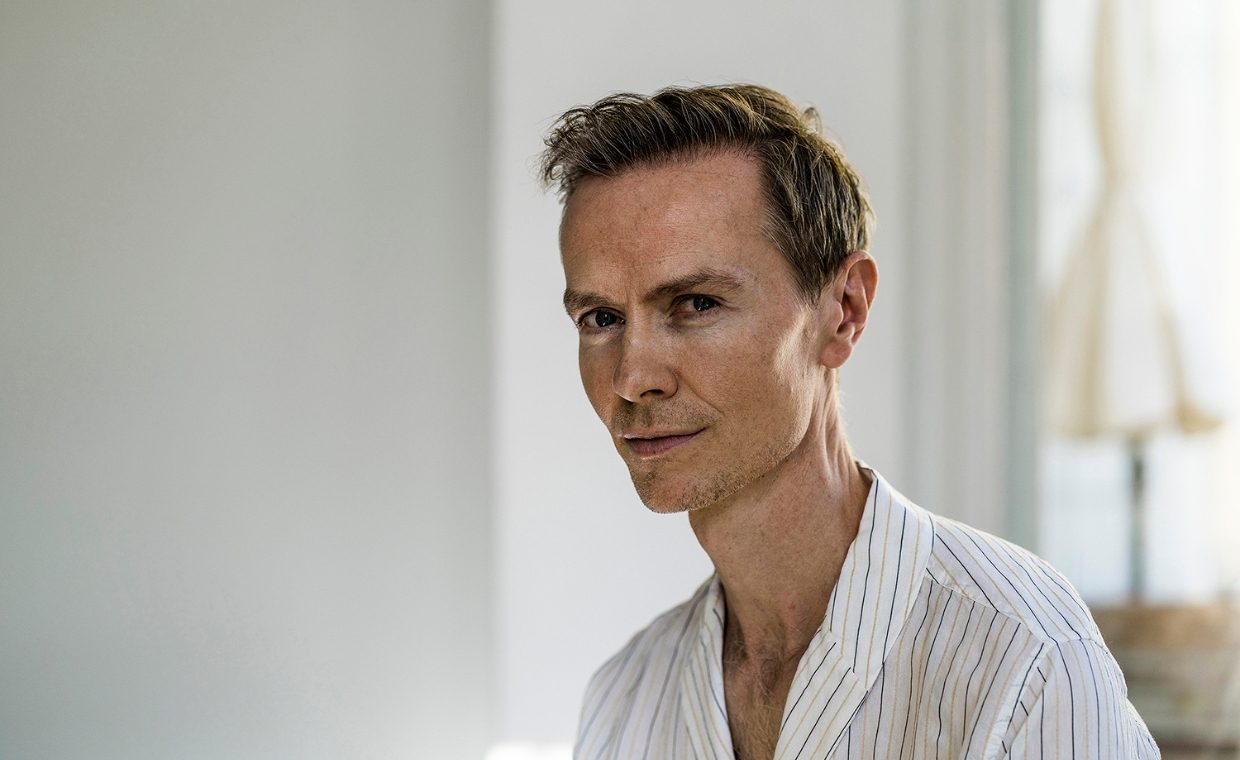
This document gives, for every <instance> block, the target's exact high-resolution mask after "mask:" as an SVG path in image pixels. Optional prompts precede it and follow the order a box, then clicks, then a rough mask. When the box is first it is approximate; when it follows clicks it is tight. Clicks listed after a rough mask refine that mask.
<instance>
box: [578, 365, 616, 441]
mask: <svg viewBox="0 0 1240 760" xmlns="http://www.w3.org/2000/svg"><path fill="white" fill-rule="evenodd" d="M577 369H578V371H579V372H580V373H581V387H582V388H584V389H585V392H586V398H587V399H589V401H590V406H592V407H594V412H595V413H596V414H597V415H598V416H599V419H601V420H603V422H604V423H606V422H607V417H606V416H605V415H604V409H605V405H606V403H607V401H608V399H609V398H610V397H611V395H612V394H611V376H612V373H611V369H610V368H609V365H608V363H607V361H606V360H605V358H604V357H603V356H601V355H600V354H599V352H598V351H594V350H588V349H586V348H585V347H584V346H583V347H581V348H579V349H578V351H577Z"/></svg>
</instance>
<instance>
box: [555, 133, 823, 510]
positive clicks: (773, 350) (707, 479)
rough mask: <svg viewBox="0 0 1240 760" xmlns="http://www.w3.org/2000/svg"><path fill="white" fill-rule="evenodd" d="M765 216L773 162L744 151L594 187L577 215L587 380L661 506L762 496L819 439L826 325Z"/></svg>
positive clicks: (654, 504)
mask: <svg viewBox="0 0 1240 760" xmlns="http://www.w3.org/2000/svg"><path fill="white" fill-rule="evenodd" d="M765 214H766V209H765V205H764V200H763V195H762V179H761V170H760V167H759V165H758V163H757V162H756V161H755V160H754V159H752V158H750V157H747V156H744V155H741V154H739V153H731V152H727V153H720V154H717V155H712V156H707V157H703V158H699V159H694V160H687V161H681V162H677V163H672V164H668V165H664V166H659V167H654V168H637V169H632V170H629V171H627V172H625V173H623V174H621V175H619V176H617V177H612V178H590V179H587V180H584V181H583V182H582V183H581V184H580V185H579V186H578V188H577V189H576V191H575V192H574V193H573V195H572V196H571V197H570V199H569V201H568V204H567V207H566V208H565V214H564V220H563V223H562V225H561V229H560V247H561V253H562V257H563V264H564V274H565V279H566V281H567V286H568V287H567V291H566V294H565V305H566V307H567V309H568V312H569V316H570V317H572V318H573V320H574V321H575V322H576V323H577V324H578V329H579V331H580V352H579V362H580V368H581V380H582V383H583V384H584V386H585V391H586V395H587V396H588V397H589V399H590V403H591V404H592V405H593V406H594V410H595V412H597V413H598V416H599V418H600V419H601V420H602V421H603V423H604V424H605V425H606V426H607V429H608V430H609V431H610V432H611V435H612V440H613V443H614V444H615V446H616V450H617V451H619V452H620V456H621V457H622V458H623V459H624V461H625V464H627V465H628V468H629V473H630V474H631V476H632V478H633V484H634V486H636V488H637V492H638V494H639V495H640V497H641V499H642V501H643V502H645V504H646V505H647V506H648V507H650V508H651V509H652V510H654V511H656V512H673V511H682V510H693V509H699V508H702V507H707V506H710V505H712V504H715V503H717V502H718V501H720V500H721V499H724V498H727V497H729V496H732V495H735V494H737V493H738V492H740V491H742V490H743V489H746V488H748V487H758V488H760V487H761V484H762V483H763V482H765V481H766V480H767V479H769V478H771V477H774V476H776V475H777V474H778V472H779V470H780V468H781V467H783V466H784V465H785V464H786V463H787V462H788V461H789V460H790V459H791V458H792V455H793V454H794V452H796V451H797V449H798V447H799V446H801V445H802V444H805V445H810V444H809V443H808V442H807V432H808V430H809V427H810V420H811V417H812V415H813V413H814V412H815V410H816V409H820V408H822V403H823V401H824V399H825V398H826V396H827V393H828V387H829V382H828V380H829V378H828V372H829V370H828V368H827V367H826V366H824V365H823V363H822V362H820V361H819V355H820V352H821V348H822V345H823V335H822V332H823V330H822V326H821V325H820V322H821V320H820V319H819V318H818V317H819V310H818V309H816V308H813V307H811V306H808V305H807V304H805V302H804V300H803V299H802V298H801V296H800V294H799V291H798V288H797V286H796V284H795V281H794V280H793V277H792V274H791V272H790V270H789V267H788V264H787V263H786V262H785V260H784V258H783V256H782V255H781V254H780V252H779V250H778V249H776V248H775V246H774V245H773V244H772V243H771V242H770V241H769V240H768V239H767V237H766V236H765V235H764V234H763V231H762V229H763V221H764V218H765ZM819 445H821V443H819Z"/></svg>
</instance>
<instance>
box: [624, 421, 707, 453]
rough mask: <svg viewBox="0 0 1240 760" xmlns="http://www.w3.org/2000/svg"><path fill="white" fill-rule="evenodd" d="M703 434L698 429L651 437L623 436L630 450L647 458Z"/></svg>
mask: <svg viewBox="0 0 1240 760" xmlns="http://www.w3.org/2000/svg"><path fill="white" fill-rule="evenodd" d="M704 429H705V428H703V430H704ZM701 434H702V431H701V430H698V431H696V432H693V433H684V434H677V435H663V436H650V437H638V436H629V435H625V436H623V438H624V442H625V443H626V444H628V446H629V450H631V451H632V452H633V453H634V454H636V455H637V456H639V457H642V458H646V457H654V456H658V455H660V454H666V453H667V452H669V451H671V450H672V449H675V448H678V447H680V446H683V445H685V444H686V443H688V442H689V441H692V440H693V439H694V438H697V437H698V436H699V435H701Z"/></svg>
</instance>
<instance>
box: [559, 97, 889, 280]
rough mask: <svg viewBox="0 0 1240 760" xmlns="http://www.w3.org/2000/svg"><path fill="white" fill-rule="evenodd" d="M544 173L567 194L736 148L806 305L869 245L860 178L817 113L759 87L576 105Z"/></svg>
mask: <svg viewBox="0 0 1240 760" xmlns="http://www.w3.org/2000/svg"><path fill="white" fill-rule="evenodd" d="M546 145H547V149H546V151H545V152H544V153H543V156H542V178H543V182H544V183H545V184H546V185H547V186H549V187H550V186H556V187H558V188H559V191H560V194H561V196H562V198H563V199H564V200H565V201H566V202H567V200H568V198H570V197H571V196H572V194H573V191H574V190H575V189H576V187H577V184H578V183H579V182H580V181H581V180H582V179H583V178H585V177H613V176H616V175H617V174H620V173H622V172H624V171H625V170H626V169H631V168H635V167H639V166H650V165H658V164H661V163H665V162H670V161H674V160H677V159H681V158H692V157H696V156H699V155H701V154H703V153H709V152H711V151H715V150H728V149H736V150H741V151H744V152H746V153H748V154H750V155H752V156H753V157H755V158H756V159H757V160H758V162H759V163H760V164H761V165H762V174H763V177H764V179H765V184H766V188H765V194H766V200H767V210H768V225H767V230H766V233H767V235H768V236H769V237H770V238H771V240H772V242H773V243H774V244H775V245H776V247H778V248H779V250H780V252H781V253H783V255H784V258H786V259H787V260H788V264H789V265H790V266H791V268H792V273H793V276H794V277H795V278H796V280H797V284H798V285H799V286H800V289H801V291H802V294H803V295H804V296H805V297H806V298H807V300H808V301H809V302H810V303H816V302H817V300H818V296H819V294H820V293H821V291H822V288H823V286H825V285H826V284H827V283H828V282H829V281H830V279H831V278H832V277H833V276H834V275H835V274H836V271H837V270H838V269H839V266H840V264H841V262H843V260H844V259H845V258H846V257H847V256H848V254H849V253H851V252H853V251H859V250H865V249H866V248H868V247H869V237H870V223H871V220H872V218H873V211H872V210H871V209H870V201H869V198H867V197H866V193H865V191H864V190H863V189H862V187H861V178H860V177H859V176H858V175H857V172H856V170H854V169H853V168H852V166H851V165H849V163H848V161H847V160H846V159H845V158H844V153H843V151H841V150H840V148H839V146H837V145H836V144H835V143H833V142H831V141H830V140H828V139H827V138H825V137H824V136H823V135H822V133H821V125H820V122H819V119H818V114H817V112H816V111H815V110H814V109H812V108H810V109H806V110H801V109H799V108H798V107H797V106H796V105H794V104H793V103H792V102H791V101H790V100H788V98H786V97H784V96H783V95H781V94H779V93H778V92H775V91H774V90H771V89H769V88H766V87H761V86H758V85H726V86H702V87H690V88H685V87H668V88H666V89H663V90H660V91H659V92H657V93H655V94H654V95H651V96H645V95H635V94H632V93H619V94H616V95H611V96H608V97H606V98H603V99H602V100H600V101H598V102H597V103H594V104H593V105H590V106H583V107H580V108H574V109H572V110H570V111H568V112H567V113H565V114H564V115H563V116H561V117H560V118H559V120H558V121H557V122H556V123H555V125H554V126H553V127H552V129H551V132H550V133H549V134H548V135H547V139H546Z"/></svg>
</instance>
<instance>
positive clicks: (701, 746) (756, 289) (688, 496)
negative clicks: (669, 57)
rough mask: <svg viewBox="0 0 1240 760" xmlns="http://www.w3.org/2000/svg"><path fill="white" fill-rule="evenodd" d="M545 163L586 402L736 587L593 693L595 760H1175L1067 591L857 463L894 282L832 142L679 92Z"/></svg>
mask: <svg viewBox="0 0 1240 760" xmlns="http://www.w3.org/2000/svg"><path fill="white" fill-rule="evenodd" d="M547 146H548V147H547V152H546V154H545V156H544V164H543V170H544V178H545V179H546V180H547V181H548V182H549V183H551V184H557V185H558V186H559V188H560V190H561V192H562V194H563V197H564V202H565V206H564V216H563V220H562V224H561V228H560V246H561V255H562V259H563V265H564V274H565V279H566V283H567V289H566V290H565V294H564V305H565V308H566V309H567V311H568V314H569V316H570V317H571V318H572V319H573V321H574V322H575V323H576V324H577V327H578V329H579V331H580V353H579V361H580V369H581V378H582V383H583V384H584V386H585V391H586V395H587V396H588V397H589V399H590V403H591V404H592V405H593V407H594V409H595V411H596V412H597V413H598V415H599V417H600V419H601V420H602V421H603V423H604V424H605V425H606V426H607V428H608V431H609V432H610V433H611V436H612V439H613V442H614V443H615V446H616V449H617V451H619V453H620V456H621V457H622V458H623V459H624V461H625V463H626V464H627V465H628V468H629V471H630V474H631V476H632V479H633V484H634V485H635V486H636V489H637V492H638V494H639V496H640V497H641V499H642V501H643V502H644V503H645V504H646V505H647V506H648V507H649V508H650V509H652V510H654V511H655V512H687V513H688V516H689V523H690V525H691V526H692V528H693V530H694V532H695V534H696V535H697V538H698V540H699V541H700V543H701V544H702V547H703V549H705V551H706V552H707V554H708V555H709V556H710V558H711V561H712V562H713V564H714V566H715V570H716V572H715V574H714V575H713V576H712V578H711V579H709V580H708V581H707V582H706V583H705V584H704V585H703V586H702V587H701V588H700V589H699V590H698V592H697V593H696V594H695V595H694V596H693V597H692V598H691V599H690V600H689V601H687V602H685V603H684V604H682V605H680V606H678V607H676V608H675V609H672V610H670V611H669V612H667V613H665V614H663V615H662V616H660V617H659V618H657V619H656V620H655V621H654V622H653V623H651V624H650V626H649V627H647V628H646V629H645V630H643V631H641V632H640V633H638V634H637V635H636V636H635V637H634V638H633V639H632V640H631V641H630V642H629V643H628V645H627V646H625V647H624V649H623V650H621V652H620V653H618V654H617V655H616V656H615V657H614V658H612V659H611V660H610V661H608V662H607V663H606V664H605V665H603V667H602V669H600V670H599V671H598V673H597V674H596V675H595V676H594V678H593V679H592V680H591V683H590V686H589V688H588V690H587V693H586V698H585V704H584V706H583V710H582V715H581V724H580V727H579V735H578V739H577V744H576V751H575V756H576V757H578V758H625V759H628V758H680V757H697V758H728V757H738V758H744V759H745V760H750V758H762V759H766V758H780V759H781V760H794V759H796V758H806V759H808V758H827V757H830V758H882V759H883V760H887V759H888V758H930V757H941V758H1005V757H1012V758H1025V757H1044V756H1045V757H1063V758H1069V757H1075V758H1123V759H1124V760H1128V759H1129V758H1152V757H1157V756H1158V750H1157V748H1156V747H1155V746H1154V744H1153V742H1152V740H1151V739H1150V737H1149V734H1148V732H1147V731H1146V729H1145V725H1144V724H1143V723H1142V721H1141V719H1140V718H1139V717H1138V716H1137V714H1136V713H1135V712H1134V711H1133V709H1132V707H1131V706H1130V705H1129V704H1128V702H1127V700H1126V693H1125V687H1124V681H1123V677H1122V676H1121V674H1120V672H1119V669H1118V667H1117V666H1116V664H1115V661H1114V659H1113V658H1112V657H1111V655H1110V653H1109V652H1108V651H1107V649H1106V647H1105V646H1104V645H1103V643H1102V639H1101V636H1100V635H1099V633H1098V630H1097V628H1096V627H1095V626H1094V623H1093V621H1092V619H1091V618H1090V615H1089V612H1088V611H1087V610H1086V608H1085V605H1084V604H1083V603H1082V602H1081V600H1080V598H1079V597H1078V596H1077V594H1076V592H1075V591H1074V590H1073V589H1072V588H1071V586H1070V585H1069V584H1068V582H1067V581H1066V580H1064V578H1063V577H1062V576H1060V575H1059V574H1058V573H1056V572H1055V571H1054V570H1053V569H1051V568H1050V567H1049V566H1048V565H1046V564H1045V563H1044V562H1042V561H1041V560H1039V559H1038V558H1036V557H1034V556H1033V555H1031V554H1029V553H1028V552H1025V551H1024V550H1022V549H1019V548H1017V547H1015V546H1012V545H1011V544H1008V543H1006V542H1004V541H1001V540H999V539H997V538H995V537H993V536H989V535H987V534H984V533H982V532H980V531H976V530H973V529H971V528H968V527H966V526H964V525H961V524H959V523H955V522H952V521H950V520H946V519H943V518H939V517H936V516H934V515H931V514H930V513H928V512H926V511H924V510H922V509H920V508H919V507H917V506H915V505H914V504H912V503H911V502H909V501H908V500H907V499H906V498H905V497H903V496H902V495H900V494H899V493H898V492H897V491H895V490H894V489H893V488H892V487H891V486H890V485H888V484H887V483H886V482H885V481H884V480H883V478H882V477H881V476H880V475H878V473H876V472H874V471H873V470H871V469H869V468H867V467H866V466H865V465H863V464H861V463H859V462H857V461H856V460H854V458H853V455H852V453H851V451H850V450H849V446H848V441H847V440H846V438H845V436H844V429H843V425H842V423H841V419H840V412H839V407H838V388H837V382H836V375H837V371H838V369H839V368H840V367H841V366H842V365H843V364H844V363H845V362H846V361H847V360H848V358H849V356H850V355H851V354H852V351H853V348H854V346H856V344H857V341H858V340H859V339H860V337H861V334H862V332H863V331H864V329H865V326H866V322H867V319H868V317H869V312H870V307H871V305H872V303H873V300H874V294H875V290H876V287H877V284H878V269H877V267H876V265H875V262H874V260H873V259H872V258H871V257H870V255H869V254H868V253H867V251H866V249H867V247H868V237H869V229H868V227H869V216H870V209H869V202H868V200H867V199H866V196H865V194H864V192H863V191H862V189H861V183H860V180H859V178H858V176H857V174H856V173H855V172H854V171H853V169H852V168H851V167H850V166H849V165H848V163H847V162H846V161H845V159H844V157H843V155H842V154H841V153H840V151H839V149H838V148H837V147H835V146H834V145H833V144H831V143H830V142H828V141H827V140H825V139H824V138H822V137H821V136H820V135H819V133H818V130H817V128H816V126H815V117H814V115H813V114H812V113H810V114H803V113H801V112H800V111H799V110H798V109H796V108H795V107H794V106H793V105H792V104H791V103H790V102H789V101H788V100H786V99H785V98H784V97H783V96H781V95H779V94H777V93H775V92H773V91H771V90H768V89H765V88H761V87H756V86H731V87H699V88H692V89H676V88H673V89H667V90H663V91H662V92H660V93H658V94H656V95H654V96H653V97H641V96H636V95H617V96H613V97H609V98H606V99H604V100H601V101H599V102H598V103H595V104H594V105H592V106H589V107H586V108H578V109H574V110H572V111H569V112H568V113H566V114H565V115H564V116H563V117H562V118H561V119H560V121H559V122H558V123H557V124H556V126H555V127H554V129H553V130H552V132H551V134H550V136H549V137H548V139H547Z"/></svg>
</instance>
